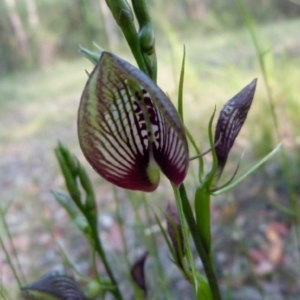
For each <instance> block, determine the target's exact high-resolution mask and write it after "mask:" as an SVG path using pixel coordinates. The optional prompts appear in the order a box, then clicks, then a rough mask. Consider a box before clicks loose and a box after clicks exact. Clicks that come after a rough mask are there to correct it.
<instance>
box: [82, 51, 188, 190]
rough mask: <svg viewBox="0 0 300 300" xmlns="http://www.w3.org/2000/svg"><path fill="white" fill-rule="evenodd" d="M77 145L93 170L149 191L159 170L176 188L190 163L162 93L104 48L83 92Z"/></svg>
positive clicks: (177, 120)
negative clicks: (104, 50)
mask: <svg viewBox="0 0 300 300" xmlns="http://www.w3.org/2000/svg"><path fill="white" fill-rule="evenodd" d="M78 136H79V143H80V146H81V149H82V151H83V153H84V155H85V157H86V159H87V160H88V162H89V163H90V164H91V166H92V167H93V168H94V169H95V171H96V172H97V173H98V174H100V175H101V176H102V177H103V178H104V179H106V180H107V181H109V182H111V183H113V184H115V185H117V186H119V187H122V188H126V189H131V190H140V191H145V192H151V191H154V190H155V189H156V188H157V186H158V183H159V177H160V171H162V172H163V173H164V174H165V175H166V177H167V178H168V179H169V180H170V181H171V182H172V183H174V184H175V185H177V186H179V185H180V184H181V183H182V182H183V180H184V178H185V176H186V173H187V170H188V164H189V154H188V144H187V139H186V135H185V131H184V126H183V124H182V122H181V119H180V117H179V115H178V113H177V111H176V109H175V107H174V105H173V104H172V102H171V101H170V99H169V98H168V97H167V96H166V94H165V93H164V92H163V91H162V90H161V89H160V88H159V87H158V86H157V85H156V84H155V83H154V82H153V81H152V80H151V79H150V78H149V77H148V76H147V75H146V74H144V73H143V72H142V71H140V70H139V69H137V68H136V67H134V66H132V65H131V64H130V63H128V62H126V61H124V60H123V59H121V58H119V57H117V56H115V55H114V54H112V53H109V52H102V55H101V57H100V60H99V62H98V64H97V65H96V67H95V68H94V70H93V72H92V73H91V74H90V76H89V79H88V82H87V84H86V86H85V89H84V91H83V94H82V97H81V101H80V106H79V111H78Z"/></svg>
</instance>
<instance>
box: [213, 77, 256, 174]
mask: <svg viewBox="0 0 300 300" xmlns="http://www.w3.org/2000/svg"><path fill="white" fill-rule="evenodd" d="M256 81H257V79H254V80H253V81H252V82H251V83H250V84H248V85H247V86H246V87H244V88H243V89H242V90H241V91H240V92H239V93H238V94H237V95H235V96H234V97H233V98H232V99H230V100H229V101H228V102H227V103H226V104H225V105H224V107H223V109H222V111H221V112H220V116H219V119H218V123H217V126H216V132H215V139H214V142H215V144H217V146H216V148H215V150H216V154H217V158H218V169H219V170H220V172H222V170H223V168H224V166H225V164H226V161H227V157H228V154H229V151H230V149H231V147H232V145H233V143H234V141H235V138H236V137H237V135H238V133H239V132H240V130H241V128H242V126H243V124H244V122H245V120H246V117H247V114H248V111H249V109H250V106H251V104H252V101H253V97H254V92H255V88H256Z"/></svg>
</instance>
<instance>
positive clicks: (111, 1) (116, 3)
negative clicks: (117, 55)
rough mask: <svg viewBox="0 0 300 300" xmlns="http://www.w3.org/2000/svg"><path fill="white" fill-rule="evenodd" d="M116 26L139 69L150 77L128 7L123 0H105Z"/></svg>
mask: <svg viewBox="0 0 300 300" xmlns="http://www.w3.org/2000/svg"><path fill="white" fill-rule="evenodd" d="M106 4H107V6H108V7H109V9H110V10H111V12H112V14H113V16H114V18H115V20H116V22H117V24H118V25H119V26H120V28H121V30H122V32H123V34H124V36H125V38H126V40H127V43H128V45H129V47H130V49H131V52H132V54H133V56H134V58H135V60H136V62H137V64H138V66H139V68H140V69H141V70H142V71H143V72H144V73H145V74H147V75H148V76H149V77H150V73H149V71H148V68H147V65H146V63H145V60H144V57H143V55H142V52H141V48H140V43H139V37H138V34H137V31H136V28H135V25H134V21H133V20H134V17H133V13H132V11H131V8H130V6H129V5H128V3H127V1H124V0H106Z"/></svg>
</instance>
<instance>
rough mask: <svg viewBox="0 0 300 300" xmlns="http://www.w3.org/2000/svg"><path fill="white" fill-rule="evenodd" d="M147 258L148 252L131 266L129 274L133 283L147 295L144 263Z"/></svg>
mask: <svg viewBox="0 0 300 300" xmlns="http://www.w3.org/2000/svg"><path fill="white" fill-rule="evenodd" d="M147 257H148V252H147V251H146V252H145V253H144V254H143V255H142V256H141V257H139V258H138V259H137V260H136V261H135V262H134V263H133V265H132V267H131V270H130V274H131V277H132V279H133V281H134V282H135V283H136V284H137V286H138V287H139V288H140V289H141V290H143V292H144V294H145V295H146V294H147V285H146V278H145V268H144V267H145V262H146V259H147Z"/></svg>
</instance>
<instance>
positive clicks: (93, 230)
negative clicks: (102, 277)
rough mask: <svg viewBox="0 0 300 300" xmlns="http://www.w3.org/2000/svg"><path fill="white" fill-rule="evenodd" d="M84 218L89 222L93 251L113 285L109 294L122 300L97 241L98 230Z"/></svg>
mask: <svg viewBox="0 0 300 300" xmlns="http://www.w3.org/2000/svg"><path fill="white" fill-rule="evenodd" d="M85 217H86V218H87V221H88V222H89V225H90V227H91V236H92V240H93V242H94V245H93V246H94V247H95V250H96V252H97V253H98V255H99V257H100V258H101V261H102V263H103V265H104V267H105V270H106V272H107V275H108V276H109V278H110V281H111V283H112V284H113V285H114V289H112V290H111V292H112V293H113V294H114V295H115V297H116V299H118V300H123V297H122V294H121V292H120V290H119V286H118V283H117V281H116V279H115V276H114V274H113V272H112V270H111V268H110V265H109V263H108V261H107V259H106V255H105V252H104V249H103V247H102V243H101V241H100V239H99V235H98V228H97V227H94V224H93V223H94V222H93V221H92V220H89V219H88V217H89V216H88V215H85Z"/></svg>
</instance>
